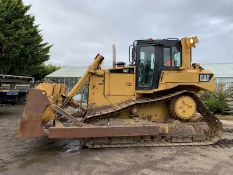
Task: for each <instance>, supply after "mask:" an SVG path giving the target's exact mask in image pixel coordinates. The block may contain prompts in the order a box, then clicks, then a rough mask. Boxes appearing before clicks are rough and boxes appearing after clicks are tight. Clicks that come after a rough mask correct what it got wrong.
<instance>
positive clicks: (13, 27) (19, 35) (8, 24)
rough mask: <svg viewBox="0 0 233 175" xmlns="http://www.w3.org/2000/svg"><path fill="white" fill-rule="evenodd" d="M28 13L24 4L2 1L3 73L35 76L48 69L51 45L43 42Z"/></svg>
mask: <svg viewBox="0 0 233 175" xmlns="http://www.w3.org/2000/svg"><path fill="white" fill-rule="evenodd" d="M29 9H30V6H25V5H23V3H22V1H21V0H0V73H3V74H15V75H28V76H33V75H37V74H38V73H37V72H36V71H37V70H40V71H41V70H42V69H41V68H44V67H46V66H45V65H43V64H42V63H43V62H45V61H47V60H48V59H49V50H50V47H51V45H49V44H48V43H44V42H43V38H42V35H41V34H40V31H39V29H38V25H35V23H34V21H35V18H34V16H32V15H30V14H28V10H29ZM49 70H51V68H50V67H49V68H44V71H42V72H43V73H45V72H46V71H49Z"/></svg>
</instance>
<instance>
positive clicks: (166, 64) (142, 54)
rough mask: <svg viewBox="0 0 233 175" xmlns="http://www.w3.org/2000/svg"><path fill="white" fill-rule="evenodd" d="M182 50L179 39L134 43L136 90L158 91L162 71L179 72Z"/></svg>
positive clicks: (132, 62) (132, 58)
mask: <svg viewBox="0 0 233 175" xmlns="http://www.w3.org/2000/svg"><path fill="white" fill-rule="evenodd" d="M181 48H182V47H181V41H180V40H179V39H164V40H153V39H149V40H136V41H134V43H133V48H132V57H131V59H130V62H131V64H134V65H135V66H136V89H137V90H151V89H156V88H158V85H159V79H160V75H161V71H162V70H179V67H180V66H181V59H182V58H181V55H182V54H181Z"/></svg>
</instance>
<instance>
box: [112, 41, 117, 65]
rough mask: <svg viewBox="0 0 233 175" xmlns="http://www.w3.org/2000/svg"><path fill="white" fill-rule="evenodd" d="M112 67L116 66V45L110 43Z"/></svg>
mask: <svg viewBox="0 0 233 175" xmlns="http://www.w3.org/2000/svg"><path fill="white" fill-rule="evenodd" d="M112 67H114V68H115V67H116V46H115V44H113V45H112Z"/></svg>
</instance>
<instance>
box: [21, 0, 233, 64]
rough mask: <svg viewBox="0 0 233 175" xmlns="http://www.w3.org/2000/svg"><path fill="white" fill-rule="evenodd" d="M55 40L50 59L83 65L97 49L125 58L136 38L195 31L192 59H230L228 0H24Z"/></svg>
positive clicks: (47, 37) (232, 16) (232, 7)
mask: <svg viewBox="0 0 233 175" xmlns="http://www.w3.org/2000/svg"><path fill="white" fill-rule="evenodd" d="M23 2H24V4H26V5H29V4H31V5H32V6H31V9H30V11H29V13H30V14H32V15H34V16H35V18H36V22H35V23H36V24H39V29H40V30H41V33H42V35H43V36H44V42H48V43H50V44H52V45H53V47H52V48H51V51H50V60H49V61H48V63H49V64H55V65H60V66H87V65H89V64H91V62H92V60H93V58H94V57H95V56H96V54H97V53H100V54H101V55H103V56H104V57H105V61H104V65H106V66H107V65H111V63H112V44H115V45H116V50H117V61H124V62H126V63H128V47H129V45H131V44H132V42H133V41H134V40H137V39H148V38H153V39H165V38H182V37H185V36H198V38H199V42H200V43H198V44H197V47H196V48H195V49H193V62H196V63H233V1H232V0H220V1H213V0H167V1H165V0H49V1H48V0H47V1H46V0H23Z"/></svg>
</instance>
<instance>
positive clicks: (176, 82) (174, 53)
mask: <svg viewBox="0 0 233 175" xmlns="http://www.w3.org/2000/svg"><path fill="white" fill-rule="evenodd" d="M196 43H198V38H197V37H185V38H182V39H176V38H170V39H169V38H168V39H158V40H157V39H156V40H154V39H148V40H136V41H134V42H133V45H132V47H130V56H129V62H130V64H129V65H126V64H125V63H124V62H118V63H117V64H116V67H112V68H109V69H101V63H102V61H103V60H104V57H103V56H101V55H100V54H98V55H97V56H96V57H95V58H94V61H93V63H92V64H91V65H90V66H89V67H88V69H87V70H86V72H85V73H84V75H83V76H82V77H81V78H80V79H79V81H78V82H77V83H76V85H75V86H74V87H73V89H72V90H71V91H70V92H67V90H66V86H65V85H64V84H56V83H51V82H43V83H40V84H38V85H37V86H36V87H35V88H34V89H31V90H30V92H29V95H28V97H27V102H26V105H25V109H24V112H23V114H22V117H21V123H20V129H19V136H20V137H21V138H30V137H42V136H46V137H48V138H69V139H80V141H81V143H82V144H83V145H86V146H88V147H89V148H102V147H130V146H176V145H178V146H179V145H208V144H214V143H216V142H217V141H218V140H219V139H220V138H221V136H222V133H223V129H222V123H221V122H220V121H219V120H218V118H216V117H215V116H214V114H213V113H211V112H210V111H209V110H208V109H207V108H206V107H205V106H204V105H203V103H202V101H201V100H200V98H199V96H198V95H197V94H198V93H199V92H200V91H202V90H207V91H214V86H215V83H214V76H213V73H212V72H210V71H208V70H204V69H203V68H202V67H201V66H200V65H199V64H195V63H193V64H192V48H193V47H195V45H196ZM84 86H85V87H87V89H88V97H87V102H86V104H85V103H83V102H82V101H80V100H75V98H74V96H75V95H77V94H78V93H80V91H81V89H82V88H83V87H84Z"/></svg>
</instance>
